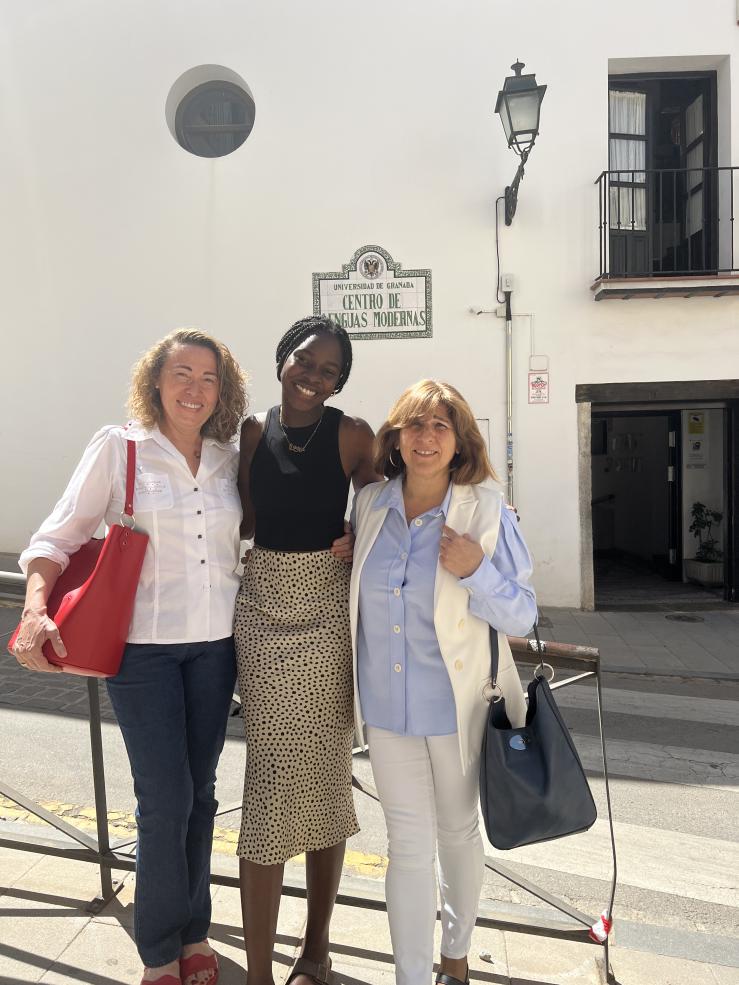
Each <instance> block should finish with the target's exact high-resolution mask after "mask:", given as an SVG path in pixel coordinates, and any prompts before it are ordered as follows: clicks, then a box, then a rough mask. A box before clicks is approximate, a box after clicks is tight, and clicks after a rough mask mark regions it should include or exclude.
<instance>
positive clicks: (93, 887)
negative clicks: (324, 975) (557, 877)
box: [0, 848, 739, 985]
mask: <svg viewBox="0 0 739 985" xmlns="http://www.w3.org/2000/svg"><path fill="white" fill-rule="evenodd" d="M214 862H215V863H216V864H218V865H223V866H224V867H225V868H227V869H228V870H229V871H230V872H234V873H235V871H236V870H235V862H234V860H233V859H225V857H223V856H215V857H214ZM0 868H1V870H2V873H3V887H0V923H1V924H2V927H3V929H2V935H1V936H0V985H23V983H30V982H43V983H50V985H71V983H80V982H82V983H87V985H138V982H139V980H140V974H141V971H140V964H139V960H138V955H137V954H136V949H135V947H134V944H133V941H132V929H131V928H132V898H133V879H134V877H133V876H132V875H130V874H129V875H126V877H125V880H124V883H123V888H122V890H121V892H120V893H119V895H118V896H117V897H116V899H115V900H113V901H112V902H111V903H110V904H108V906H107V907H105V909H104V910H103V911H102V912H101V913H100V914H99V915H98V916H91V915H90V914H89V913H87V912H86V910H85V907H86V905H87V904H88V903H89V901H90V900H91V899H93V898H94V896H95V894H96V893H97V891H98V882H97V869H96V867H95V866H92V865H88V864H85V863H82V862H70V861H67V860H62V859H57V858H51V857H40V856H37V855H31V854H27V853H23V852H18V851H13V850H10V849H5V848H0ZM349 883H350V884H349V885H342V889H343V890H344V891H349V892H351V890H352V888H353V887H352V885H351V880H349ZM304 919H305V901H304V900H301V899H295V898H292V897H284V898H283V900H282V907H281V910H280V922H279V928H278V939H277V944H276V948H275V955H274V979H275V983H276V985H281V983H283V982H284V980H285V978H286V976H287V973H288V970H289V968H290V965H291V963H292V961H293V959H294V956H295V953H296V950H297V948H298V946H299V944H300V940H301V935H302V933H303V929H304ZM241 927H242V924H241V911H240V904H239V895H238V891H237V890H236V889H232V888H230V887H225V886H221V887H214V899H213V925H212V928H211V941H212V942H213V944H214V946H215V948H216V950H217V951H218V953H219V954H220V956H221V977H220V982H221V985H244V983H245V980H246V978H245V970H244V969H245V959H244V952H243V934H242V929H241ZM613 940H614V946H612V947H611V962H612V967H613V971H614V973H615V976H616V979H615V980H616V981H617V982H618V983H620V985H737V982H739V971H737V969H736V968H728V967H722V966H719V965H714V964H702V963H699V962H697V961H684V960H677V959H675V958H666V957H660V956H657V955H653V954H649V953H645V952H639V951H634V950H620V949H619V948H618V931H617V929H616V931H615V936H614V939H613ZM437 952H438V924H437ZM332 955H333V966H334V970H335V972H336V973H337V981H338V982H340V983H346V985H392V983H393V982H394V971H393V964H392V955H391V948H390V939H389V934H388V929H387V917H386V915H385V913H384V912H381V911H376V910H366V909H359V908H356V907H349V906H337V907H336V911H335V914H334V919H333V922H332ZM481 955H482V957H481ZM603 955H604V952H603V950H602V948H600V947H596V946H595V945H588V944H583V943H574V942H569V941H561V940H556V939H552V938H549V937H536V936H531V935H524V934H518V933H513V932H510V931H507V930H506V931H500V930H489V929H484V928H478V929H477V930H476V931H475V935H474V937H473V942H472V949H471V951H470V969H471V981H472V983H473V985H477V983H480V982H483V983H490V985H535V983H546V985H604V983H605V981H606V976H605V967H604V957H603ZM488 956H489V957H491V958H492V963H490V960H485V959H486V958H488ZM429 985H430V983H429Z"/></svg>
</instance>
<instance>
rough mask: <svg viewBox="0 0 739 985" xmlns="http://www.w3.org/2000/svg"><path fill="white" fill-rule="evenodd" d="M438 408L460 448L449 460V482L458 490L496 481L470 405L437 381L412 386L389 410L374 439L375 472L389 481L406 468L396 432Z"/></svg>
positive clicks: (421, 381) (459, 395)
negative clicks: (445, 417)
mask: <svg viewBox="0 0 739 985" xmlns="http://www.w3.org/2000/svg"><path fill="white" fill-rule="evenodd" d="M439 406H442V407H444V409H445V410H446V412H447V413H448V414H449V418H450V420H451V422H452V426H453V428H454V434H455V437H456V439H457V443H458V445H459V452H458V453H457V454H456V455H455V456H454V458H453V459H452V462H451V465H450V469H449V473H450V479H451V481H452V482H453V483H455V484H456V485H460V486H468V485H474V484H475V483H477V482H482V481H483V480H484V479H495V480H496V481H497V480H498V477H497V475H496V474H495V470H494V469H493V466H492V465H491V464H490V459H489V458H488V453H487V449H486V447H485V442H484V441H483V437H482V435H481V434H480V429H479V428H478V426H477V421H476V420H475V415H474V414H473V413H472V409H471V408H470V405H469V404H468V403H467V401H466V400H465V399H464V397H463V396H462V394H461V393H460V392H459V390H456V389H455V388H454V387H453V386H451V385H450V384H449V383H440V382H439V381H438V380H419V382H418V383H414V384H413V386H410V387H408V389H407V390H406V391H405V392H404V393H402V394H401V395H400V397H399V398H398V400H397V401H396V402H395V404H394V405H393V407H392V408H391V409H390V413H389V414H388V418H387V420H386V421H385V423H384V424H383V425H382V427H381V428H380V430H379V431H378V432H377V437H376V438H375V472H379V473H381V474H382V475H384V476H385V477H386V478H388V479H393V478H394V477H395V476H396V475H402V474H403V473H404V472H405V464H404V462H403V459H402V458H401V457H400V453H399V452H398V451H397V445H398V431H400V429H401V428H405V427H408V426H409V425H410V424H413V423H414V422H415V421H418V420H420V419H421V418H422V417H425V416H426V415H427V414H433V412H434V411H435V410H436V409H437V407H439ZM393 452H395V454H393Z"/></svg>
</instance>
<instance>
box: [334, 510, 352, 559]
mask: <svg viewBox="0 0 739 985" xmlns="http://www.w3.org/2000/svg"><path fill="white" fill-rule="evenodd" d="M354 540H355V537H354V531H353V530H352V525H351V523H349V521H348V520H344V536H343V537H337V539H336V540H335V541H334V542H333V544H332V545H331V553H332V554H333V555H334V557H338V558H341V560H342V561H346V562H347V564H349V563H351V560H352V558H353V557H354Z"/></svg>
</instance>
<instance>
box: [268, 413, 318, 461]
mask: <svg viewBox="0 0 739 985" xmlns="http://www.w3.org/2000/svg"><path fill="white" fill-rule="evenodd" d="M325 409H326V408H325V407H322V408H321V416H320V417H319V418H318V421H317V422H316V426H315V427H314V428H313V430H312V431H311V433H310V435H309V437H308V440H307V441H306V443H305V444H304V445H296V444H295V442H294V441H291V440H290V438H289V437H288V434H287V431H286V430H285V425H284V424H283V423H282V404H280V416H279V422H280V431H282V433H283V435H284V436H285V441H286V442H287V450H288V451H292V452H299V453H301V454H302V453H303V452H304V451H305V449H306V448H307V447H308V445H309V444H310V443H311V441H312V440H313V438H314V436H315V433H316V431H317V430H318V429H319V427H320V426H321V421H322V420H323V412H324V410H325ZM289 426H290V425H288V427H289Z"/></svg>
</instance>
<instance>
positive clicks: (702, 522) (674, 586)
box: [578, 381, 739, 608]
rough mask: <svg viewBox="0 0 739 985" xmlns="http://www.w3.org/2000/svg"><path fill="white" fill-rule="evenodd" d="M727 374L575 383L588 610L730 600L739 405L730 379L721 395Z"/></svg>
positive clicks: (738, 474) (733, 579)
mask: <svg viewBox="0 0 739 985" xmlns="http://www.w3.org/2000/svg"><path fill="white" fill-rule="evenodd" d="M727 382H730V383H731V384H733V381H706V382H705V383H664V384H603V385H600V384H599V385H593V386H583V387H578V397H579V398H582V397H586V396H587V397H591V400H590V401H588V403H590V407H589V408H588V409H589V410H590V415H589V416H590V441H589V448H587V449H586V448H585V447H581V455H582V457H581V461H582V463H583V465H585V464H586V462H587V466H589V468H588V471H589V479H590V483H589V485H590V490H589V492H590V495H589V497H588V498H589V504H583V506H584V507H585V508H584V510H583V538H584V542H587V541H588V540H590V537H591V536H592V568H591V569H590V571H592V581H591V582H590V581H589V576H590V571H588V570H587V568H588V558H587V557H583V565H584V570H583V583H584V585H585V590H584V599H585V602H586V604H587V597H588V595H587V586H588V584H590V585H591V594H590V599H591V600H592V601H591V605H592V604H594V605H595V608H611V607H617V608H631V607H641V606H650V607H651V606H652V605H655V606H657V607H660V608H661V607H663V606H673V605H679V606H690V607H704V606H706V607H708V606H713V605H721V604H722V603H723V602H724V601H736V600H737V594H736V593H737V570H736V569H737V557H738V556H739V550H738V545H737V538H738V534H739V531H738V529H737V526H738V525H737V522H736V518H737V509H736V506H737V485H738V482H737V479H738V478H739V404H738V403H737V402H736V400H735V399H731V398H732V397H733V396H734V393H733V390H732V389H731V386H730V388H729V390H730V391H731V392H727V393H726V396H727V397H728V398H729V399H724V400H722V399H720V397H721V396H723V393H719V390H720V388H721V386H722V384H726V383H727ZM681 391H682V393H681ZM714 394H715V396H714ZM649 396H651V397H656V398H657V399H652V400H649V399H644V397H649ZM680 396H683V397H684V398H687V399H683V400H675V399H674V398H679V397H680ZM594 397H602V398H603V397H605V398H610V399H607V400H605V399H601V400H597V399H592V398H594ZM640 397H641V398H642V399H639V398H640ZM670 397H672V398H673V399H672V400H670V399H669V398H670ZM691 397H693V398H700V399H690V398H691ZM712 397H713V398H714V399H711V398H712ZM614 398H616V399H614ZM618 398H622V399H618ZM629 398H630V399H629ZM660 398H662V399H660ZM579 402H580V403H584V402H585V401H584V400H582V399H579ZM585 409H586V408H583V410H585ZM587 453H589V454H587ZM586 454H587V458H586V457H585V456H586ZM587 466H586V467H587ZM588 505H589V507H590V509H589V510H588V509H587V506H588ZM587 527H589V529H587Z"/></svg>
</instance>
